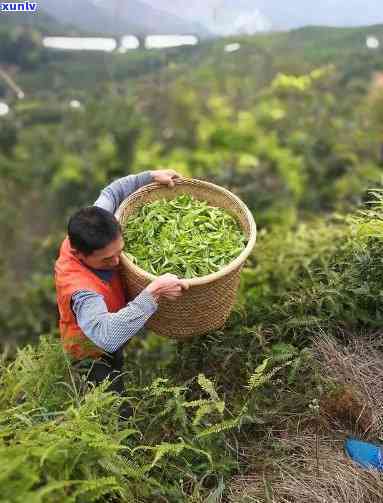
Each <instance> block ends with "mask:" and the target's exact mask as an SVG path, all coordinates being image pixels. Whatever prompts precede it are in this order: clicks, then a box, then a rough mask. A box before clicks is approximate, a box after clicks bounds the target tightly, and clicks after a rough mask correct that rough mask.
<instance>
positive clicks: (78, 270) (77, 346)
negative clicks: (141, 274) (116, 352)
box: [55, 238, 126, 360]
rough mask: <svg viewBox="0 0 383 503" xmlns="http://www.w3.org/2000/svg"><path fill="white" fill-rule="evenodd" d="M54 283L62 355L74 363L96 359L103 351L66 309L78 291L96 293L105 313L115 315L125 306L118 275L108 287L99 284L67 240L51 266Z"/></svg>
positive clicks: (123, 293)
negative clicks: (85, 359) (106, 311)
mask: <svg viewBox="0 0 383 503" xmlns="http://www.w3.org/2000/svg"><path fill="white" fill-rule="evenodd" d="M55 283H56V293H57V305H58V309H59V313H60V334H61V340H62V342H63V345H64V349H65V351H66V352H67V353H69V355H70V356H72V357H73V358H75V359H77V360H82V359H83V358H98V357H100V356H101V355H102V354H103V353H104V351H103V350H102V349H100V348H99V347H97V346H96V345H95V344H94V343H93V342H92V341H91V340H90V339H89V338H88V337H86V336H85V335H84V334H83V332H82V331H81V329H80V327H79V326H78V325H77V321H76V317H75V315H74V314H73V312H72V309H71V305H70V303H71V298H72V295H73V294H74V293H75V292H77V291H79V290H90V291H92V292H96V293H99V294H101V295H102V296H103V297H104V301H105V303H106V306H107V308H108V310H109V311H110V312H111V313H115V312H117V311H119V310H120V309H121V308H123V307H125V305H126V297H125V292H124V288H123V284H122V281H121V277H120V275H119V274H118V272H117V271H116V273H115V274H113V277H112V280H111V282H110V283H107V282H105V281H103V280H102V279H101V278H99V277H98V276H97V275H96V274H95V273H94V272H92V271H91V270H90V269H89V268H88V267H86V266H85V265H84V264H83V263H82V262H81V261H80V260H79V259H78V258H77V257H76V256H75V255H74V254H73V253H72V249H71V246H70V243H69V239H68V238H66V239H65V240H64V242H63V243H62V245H61V248H60V255H59V258H58V259H57V261H56V264H55Z"/></svg>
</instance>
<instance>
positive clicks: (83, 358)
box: [55, 169, 188, 417]
mask: <svg viewBox="0 0 383 503" xmlns="http://www.w3.org/2000/svg"><path fill="white" fill-rule="evenodd" d="M177 178H180V175H178V174H177V173H176V172H175V171H174V170H162V169H161V170H157V171H147V172H143V173H140V174H138V175H130V176H127V177H124V178H121V179H119V180H117V181H115V182H113V183H112V184H111V185H109V186H108V187H106V188H105V189H104V190H103V191H102V192H101V194H100V196H99V198H98V199H97V201H96V202H95V203H94V205H93V206H90V207H87V208H83V209H81V210H79V211H78V212H77V213H75V214H74V215H73V216H72V217H71V218H70V220H69V224H68V236H67V238H66V239H65V240H64V242H63V243H62V245H61V248H60V255H59V258H58V259H57V261H56V265H55V282H56V292H57V304H58V308H59V313H60V333H61V339H62V342H63V345H64V349H65V351H66V352H67V353H68V354H69V356H70V357H71V358H72V360H73V361H74V364H75V366H76V365H77V366H80V367H82V366H87V365H88V367H89V372H88V380H89V381H91V382H93V383H94V384H95V385H98V384H100V383H101V382H102V381H104V379H106V378H109V379H110V380H111V384H110V386H109V388H108V389H109V390H110V391H115V392H117V393H119V394H120V395H122V396H123V395H124V392H125V388H124V383H123V378H122V367H123V348H124V346H125V345H126V343H127V342H128V341H129V340H130V339H131V338H132V337H133V336H134V335H135V334H136V333H137V332H138V331H139V330H140V329H142V328H143V327H144V325H145V323H146V322H147V321H148V319H149V318H150V317H151V316H152V315H153V314H154V313H155V312H156V311H157V308H158V300H159V299H160V298H161V297H166V298H168V299H176V298H177V297H179V296H180V295H182V291H183V290H184V289H187V288H188V285H187V283H186V282H185V281H184V280H182V279H179V278H177V276H175V275H172V274H165V275H163V276H160V277H158V278H157V279H155V280H154V281H153V282H152V283H150V284H149V285H148V286H147V287H146V288H145V289H144V290H143V291H142V292H141V293H140V294H139V295H138V296H137V297H136V298H135V299H133V300H131V301H130V302H127V299H126V298H125V292H124V288H123V284H122V280H121V276H120V273H119V271H118V265H119V262H120V255H121V252H122V250H123V246H124V242H123V238H122V235H121V229H120V225H119V223H118V221H117V220H116V218H115V216H114V213H115V212H116V210H117V209H118V207H119V206H120V204H121V203H122V201H123V200H124V199H125V198H126V197H127V196H129V195H130V194H132V193H133V192H135V191H136V190H137V189H138V188H140V187H142V186H144V185H146V184H148V183H150V182H153V181H154V182H158V183H161V184H165V185H168V186H170V187H173V186H174V185H175V184H174V180H175V179H177ZM77 362H80V363H77ZM130 414H131V411H130V408H129V406H126V407H125V408H122V409H121V410H120V415H121V416H123V417H127V416H129V415H130Z"/></svg>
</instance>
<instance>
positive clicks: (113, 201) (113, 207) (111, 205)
mask: <svg viewBox="0 0 383 503" xmlns="http://www.w3.org/2000/svg"><path fill="white" fill-rule="evenodd" d="M152 181H153V177H152V172H151V171H143V172H142V173H139V174H138V175H129V176H125V177H124V178H119V179H118V180H116V181H114V182H113V183H111V184H110V185H108V186H107V187H105V189H103V190H102V191H101V194H100V196H99V197H98V199H97V201H96V202H95V203H94V206H99V207H100V208H103V209H104V210H107V211H110V212H111V213H115V212H116V211H117V210H118V207H119V206H120V204H121V203H122V201H123V200H124V199H126V198H127V197H128V196H129V195H130V194H133V192H135V191H136V190H137V189H139V188H140V187H143V186H144V185H147V184H148V183H151V182H152Z"/></svg>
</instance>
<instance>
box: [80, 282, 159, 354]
mask: <svg viewBox="0 0 383 503" xmlns="http://www.w3.org/2000/svg"><path fill="white" fill-rule="evenodd" d="M157 308H158V304H157V302H156V301H155V300H154V298H153V296H152V295H151V293H150V292H148V291H147V290H143V291H142V292H141V293H140V294H139V295H138V296H137V297H136V298H135V299H134V300H132V301H131V302H129V303H128V304H127V305H126V306H125V307H124V308H122V309H120V310H119V311H118V312H117V313H110V312H109V311H108V308H107V306H106V304H105V300H104V297H103V296H102V295H100V294H98V293H96V292H91V291H86V290H81V291H77V292H75V293H74V294H73V296H72V309H73V312H74V314H75V316H76V320H77V324H78V325H79V327H80V328H81V330H82V331H83V333H84V334H85V335H86V336H87V337H88V338H89V339H90V340H91V341H92V342H94V343H95V344H96V346H98V347H100V348H101V349H103V350H104V351H107V352H108V353H114V352H115V351H117V350H118V349H120V348H121V347H123V346H124V345H125V344H126V343H127V342H128V341H129V339H131V338H132V337H133V336H134V335H135V334H136V333H137V332H138V331H139V330H141V329H142V328H143V327H144V325H145V323H146V322H147V321H148V320H149V318H150V317H151V316H152V315H153V314H154V313H155V312H156V311H157Z"/></svg>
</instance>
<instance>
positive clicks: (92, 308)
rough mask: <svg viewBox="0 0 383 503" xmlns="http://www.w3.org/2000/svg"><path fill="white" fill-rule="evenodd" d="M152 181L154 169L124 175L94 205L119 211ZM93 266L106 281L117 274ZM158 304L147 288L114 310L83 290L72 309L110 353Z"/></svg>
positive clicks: (89, 334) (76, 295) (85, 330)
mask: <svg viewBox="0 0 383 503" xmlns="http://www.w3.org/2000/svg"><path fill="white" fill-rule="evenodd" d="M151 181H152V177H151V173H150V171H145V172H143V173H140V174H138V175H129V176H126V177H124V178H120V179H119V180H116V181H115V182H113V183H111V184H110V185H108V187H106V188H105V189H104V190H102V192H101V194H100V196H99V198H98V199H97V201H96V202H95V203H94V205H95V206H99V207H100V208H104V209H105V210H108V211H110V212H111V213H115V212H116V211H117V209H118V207H119V206H120V204H121V203H122V201H123V200H124V199H126V198H127V197H128V196H129V195H130V194H132V193H133V192H135V191H136V190H137V189H139V188H140V187H142V186H143V185H146V184H148V183H150V182H151ZM92 270H93V272H94V273H95V274H97V275H98V276H99V277H100V278H101V279H103V280H104V281H110V280H111V278H112V274H116V272H113V271H101V270H95V269H92ZM157 308H158V304H157V302H156V301H155V300H154V297H153V296H152V294H151V293H150V292H148V291H147V290H143V291H142V292H141V293H140V294H139V295H138V296H137V297H136V298H135V299H133V300H132V301H131V302H129V303H128V304H127V305H126V306H125V307H124V308H123V309H120V311H118V312H117V313H110V312H109V311H108V308H107V306H106V304H105V300H104V297H103V296H102V295H100V294H98V293H96V292H91V291H87V290H79V291H77V292H75V293H74V294H73V295H72V309H73V312H74V314H75V316H76V320H77V324H78V325H79V327H80V328H81V330H82V331H83V333H84V334H85V335H86V336H87V337H88V338H89V339H90V340H91V341H93V342H94V343H95V344H96V346H98V347H100V348H102V349H103V350H104V351H107V352H108V353H114V352H115V351H118V350H119V349H120V348H121V347H123V346H124V345H125V344H126V343H127V342H128V341H129V339H130V338H131V337H133V335H135V334H136V333H137V332H139V331H140V330H141V329H142V328H143V327H144V325H145V323H146V322H147V321H148V319H149V318H150V317H151V316H152V315H153V314H154V313H155V312H156V311H157Z"/></svg>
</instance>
